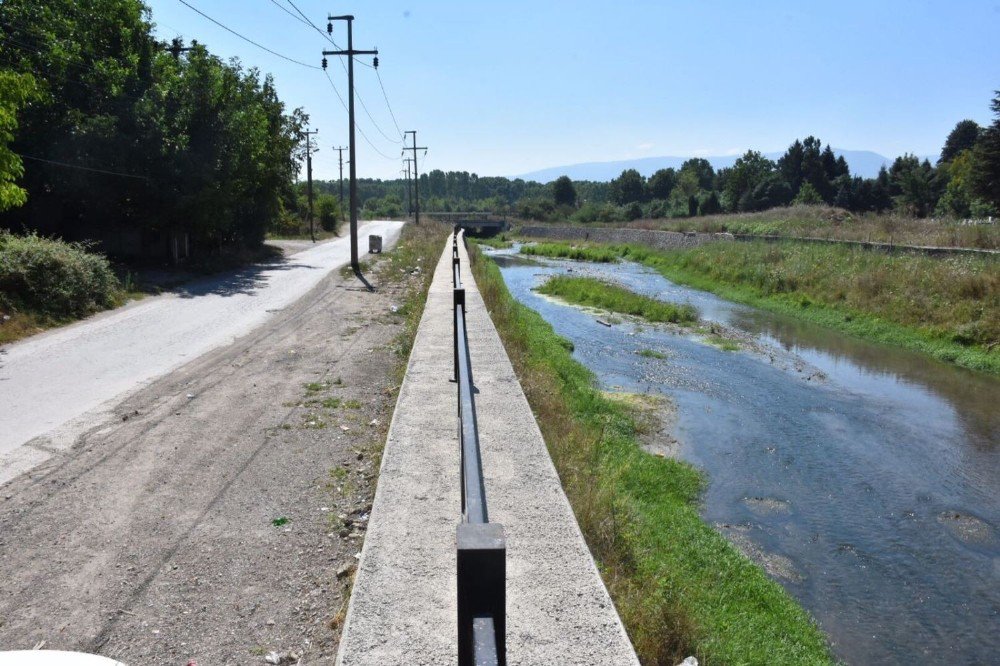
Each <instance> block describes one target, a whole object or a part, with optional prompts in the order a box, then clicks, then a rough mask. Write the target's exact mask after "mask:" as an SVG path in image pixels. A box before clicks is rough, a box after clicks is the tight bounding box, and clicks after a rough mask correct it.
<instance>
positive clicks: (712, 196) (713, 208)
mask: <svg viewBox="0 0 1000 666" xmlns="http://www.w3.org/2000/svg"><path fill="white" fill-rule="evenodd" d="M699 210H700V212H701V214H702V215H717V214H718V213H721V212H722V204H720V203H719V196H718V195H717V194H716V193H715V190H712V191H711V192H709V193H708V196H707V197H705V198H704V199H702V201H701V206H700V208H699Z"/></svg>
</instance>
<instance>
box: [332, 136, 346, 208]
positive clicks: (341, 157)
mask: <svg viewBox="0 0 1000 666" xmlns="http://www.w3.org/2000/svg"><path fill="white" fill-rule="evenodd" d="M344 148H345V146H334V147H333V149H334V150H336V151H337V155H338V158H337V160H338V162H340V217H341V219H343V217H344Z"/></svg>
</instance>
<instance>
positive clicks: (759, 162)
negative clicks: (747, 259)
mask: <svg viewBox="0 0 1000 666" xmlns="http://www.w3.org/2000/svg"><path fill="white" fill-rule="evenodd" d="M991 106H992V110H993V111H994V113H995V115H996V119H995V120H994V122H993V123H992V124H991V125H990V126H988V127H985V128H983V127H980V126H979V125H978V124H977V123H976V122H975V121H972V120H963V121H961V122H959V123H958V124H957V125H956V126H955V128H954V129H953V130H952V131H951V133H950V134H949V135H948V137H947V139H946V140H945V142H944V146H943V148H942V150H941V157H940V159H939V160H938V161H937V162H936V164H931V163H930V161H929V160H926V159H925V160H920V159H919V158H917V157H916V156H914V155H910V154H907V155H903V156H902V157H898V158H896V160H895V161H894V162H893V163H892V164H891V165H890V166H888V167H884V166H883V168H882V169H881V170H880V171H879V173H878V175H877V176H876V177H874V178H862V177H860V176H856V175H852V174H851V170H850V167H849V166H848V164H847V162H846V161H845V160H844V158H843V157H842V156H841V157H838V156H836V155H835V154H834V152H833V149H832V148H831V147H830V145H829V144H827V145H826V146H824V145H823V144H822V142H821V141H820V140H819V139H817V138H816V137H813V136H810V137H806V138H805V139H803V140H796V141H795V142H793V143H792V144H791V145H790V146H789V147H788V149H787V150H786V151H785V153H784V154H783V155H782V156H781V157H780V158H779V159H778V160H776V161H774V160H770V159H768V158H766V157H764V156H763V155H762V154H761V153H760V152H757V151H753V150H751V151H747V152H746V153H745V154H744V155H742V156H741V157H740V158H739V159H737V160H736V162H735V164H734V165H733V166H732V167H728V168H723V169H719V170H718V171H716V170H715V169H714V168H713V167H712V165H711V164H710V163H709V162H708V160H705V159H701V158H692V159H689V160H687V161H686V162H684V163H683V164H682V165H681V168H680V169H672V168H668V169H660V170H659V171H657V172H655V173H654V174H652V175H651V176H650V177H649V178H646V177H644V176H642V175H641V174H640V173H639V172H638V171H636V170H635V169H626V170H625V171H623V172H622V173H621V175H619V176H618V177H617V178H615V179H613V180H611V181H610V182H607V183H605V182H594V181H574V180H571V179H570V178H569V177H568V176H561V177H560V178H558V179H556V180H555V181H553V182H551V183H548V184H541V183H537V182H534V181H525V180H522V179H508V178H503V177H482V176H478V175H476V174H475V173H471V174H470V173H468V172H465V171H448V172H444V171H441V170H433V171H431V172H430V173H428V174H422V175H421V176H420V190H421V200H422V207H423V209H424V210H443V211H459V210H461V211H492V212H496V213H503V214H513V215H517V216H519V217H522V218H525V219H535V220H554V219H567V218H572V219H574V220H576V221H579V222H617V221H626V220H633V219H638V218H667V217H672V218H677V217H693V216H697V215H713V214H717V213H723V212H726V213H742V212H754V211H762V210H767V209H769V208H774V207H777V206H787V205H790V204H826V205H829V206H836V207H838V208H843V209H846V210H849V211H851V212H855V213H866V212H875V213H881V212H886V211H896V212H899V213H902V214H905V215H909V216H915V217H927V216H935V217H948V218H959V219H962V218H985V217H988V216H996V215H997V213H998V211H1000V91H998V92H997V94H996V97H995V98H994V99H993V101H992V105H991ZM405 188H406V185H405V182H404V181H403V180H399V179H397V180H386V181H382V180H363V181H362V186H361V191H362V196H363V197H364V198H365V199H366V202H365V209H366V210H368V211H370V212H371V213H372V214H393V213H396V214H398V213H399V212H400V211H403V210H404V208H405V201H406V189H405Z"/></svg>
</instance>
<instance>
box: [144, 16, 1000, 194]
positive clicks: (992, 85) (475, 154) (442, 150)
mask: <svg viewBox="0 0 1000 666" xmlns="http://www.w3.org/2000/svg"><path fill="white" fill-rule="evenodd" d="M146 1H147V4H149V5H150V7H151V8H152V11H153V21H154V22H155V23H156V24H157V31H158V34H160V35H161V36H162V37H164V38H171V37H174V36H177V35H181V36H183V37H184V38H186V39H188V40H190V39H192V38H195V39H198V40H199V41H201V42H203V43H205V44H206V45H207V46H208V47H209V49H210V50H211V51H212V52H213V53H216V54H218V55H220V56H223V57H230V56H239V57H240V58H241V59H242V60H243V62H244V63H245V64H247V65H254V66H257V67H259V68H260V69H261V70H262V71H264V72H270V73H272V74H273V75H274V78H275V81H276V83H277V87H278V92H279V94H280V95H281V97H282V99H283V100H284V101H285V102H286V104H287V105H288V106H289V108H294V107H299V106H301V107H303V109H304V110H305V111H306V112H307V113H309V115H310V117H311V120H312V127H313V128H318V129H319V130H320V134H319V140H320V146H321V148H322V152H320V153H319V154H318V155H317V156H316V158H315V161H314V175H315V176H316V177H318V178H332V177H335V176H336V170H337V166H336V151H333V150H332V149H331V146H332V145H334V144H337V145H345V144H346V140H347V113H346V111H344V108H343V107H342V106H341V103H340V102H338V101H337V98H336V96H335V94H334V92H333V90H332V89H331V87H330V85H329V83H328V82H327V80H326V78H325V77H324V75H323V73H322V72H321V71H318V70H313V69H308V68H306V67H302V66H300V65H296V64H293V63H290V62H287V61H285V60H282V59H280V58H278V57H275V56H273V55H271V54H269V53H267V52H264V51H261V50H259V49H257V48H256V47H254V46H252V45H250V44H247V43H246V42H243V41H241V40H240V39H239V38H237V37H235V36H233V35H231V34H229V33H227V32H226V31H224V30H222V29H221V28H219V27H217V26H215V25H213V24H212V23H211V22H209V21H208V20H206V19H205V18H203V17H201V16H199V15H198V14H197V13H195V12H194V11H192V10H191V9H189V8H188V7H185V6H184V5H183V4H182V3H181V2H179V0H146ZM186 1H187V2H188V3H189V4H191V5H193V6H195V7H197V8H198V9H200V10H201V11H203V12H205V13H206V14H208V15H210V16H211V17H212V18H215V19H217V20H219V21H221V22H223V23H225V24H226V25H228V26H229V27H231V28H232V29H234V30H236V31H238V32H240V33H242V34H244V35H246V36H247V37H249V38H251V39H253V40H255V41H257V42H259V43H260V44H262V45H264V46H266V47H268V48H270V49H272V50H274V51H278V52H280V53H282V54H283V55H286V56H288V57H291V58H294V59H297V60H301V61H303V62H306V63H309V64H311V65H318V64H319V62H320V59H321V51H322V50H323V49H324V48H326V49H332V48H333V46H332V45H331V44H329V43H328V42H326V41H325V40H324V39H323V37H322V36H321V35H320V34H318V33H317V32H315V31H314V30H312V29H311V28H309V27H307V26H306V25H304V24H303V23H301V22H297V21H296V20H295V19H294V18H293V17H292V16H290V15H289V14H288V13H285V12H284V11H282V9H280V8H279V6H278V5H280V6H282V7H285V8H286V9H288V10H289V11H291V12H293V13H294V9H292V7H291V5H290V4H289V2H288V0H186ZM292 1H293V2H294V3H295V5H297V6H298V8H299V9H301V10H302V12H303V13H305V14H306V15H307V16H309V18H310V19H312V21H313V22H314V23H315V24H316V25H318V26H320V27H321V28H323V30H324V31H325V28H326V17H327V14H328V13H335V14H344V13H353V14H354V16H355V18H356V20H355V22H354V45H355V48H358V49H362V48H364V49H370V48H372V47H375V46H377V47H378V49H379V51H380V55H379V60H380V68H379V72H380V73H381V75H382V81H383V82H384V84H385V89H386V91H387V93H388V97H389V101H390V103H391V105H392V109H393V111H394V112H395V116H396V118H397V119H398V121H399V125H400V128H401V129H402V130H409V129H416V130H418V132H419V133H418V136H417V138H418V141H419V144H420V145H422V146H428V148H429V151H428V153H427V156H426V162H425V161H424V158H423V155H422V153H421V154H420V155H419V157H420V159H421V162H420V163H421V172H423V171H424V165H425V164H426V167H427V168H429V169H435V168H439V169H444V170H450V169H455V170H466V171H471V172H476V173H478V174H480V175H516V174H519V173H525V172H528V171H532V170H535V169H539V168H544V167H549V166H557V165H563V164H572V163H577V162H591V161H605V160H620V159H629V158H634V157H652V156H657V155H680V156H690V155H724V154H732V153H741V152H743V151H745V150H746V149H748V148H754V149H759V150H761V151H764V152H767V151H773V150H782V149H784V148H785V147H787V145H788V144H789V143H791V142H792V141H793V140H794V139H795V138H802V137H805V136H807V135H809V134H813V135H815V136H818V137H819V138H820V139H822V140H823V141H824V143H830V144H832V145H833V146H835V147H838V148H843V149H853V150H873V151H875V152H879V153H881V154H883V155H886V156H888V157H895V156H896V155H899V154H901V153H904V152H913V153H916V154H919V155H932V154H937V153H938V152H939V150H940V148H941V145H942V143H943V142H944V139H945V136H946V135H947V134H948V132H949V131H950V130H951V129H952V128H953V127H954V126H955V123H956V122H958V121H959V120H962V119H963V118H972V119H973V120H976V121H977V122H979V123H980V124H987V123H989V122H990V120H991V113H990V110H989V102H990V99H991V98H992V96H993V91H994V90H995V89H1000V39H998V36H1000V0H950V1H948V0H939V1H936V2H928V1H925V0H908V1H905V2H904V1H899V0H867V1H857V0H839V1H838V2H814V1H811V0H754V1H750V0H699V1H696V0H661V1H659V2H655V1H639V2H632V1H630V2H617V3H612V2H597V1H591V0H576V1H569V0H559V1H544V0H542V1H539V0H536V1H534V2H523V1H520V0H506V1H503V2H489V3H486V2H480V1H478V0H464V1H460V0H451V1H446V0H420V1H417V0H411V1H410V2H395V1H392V0H384V1H379V2H375V1H374V0H358V1H356V2H349V3H342V2H341V3H336V2H330V1H326V0H323V1H320V0H292ZM345 30H346V29H345V27H344V25H343V24H339V25H336V24H335V30H334V35H333V37H334V39H335V40H336V41H337V43H338V44H340V45H341V46H345V45H346V44H345V43H346V32H345ZM359 59H360V57H359ZM364 59H365V61H366V62H370V60H369V58H368V57H365V58H364ZM337 60H338V58H336V57H331V58H330V63H329V69H328V70H327V71H328V72H329V74H330V76H331V78H332V79H333V81H334V82H335V84H336V85H337V87H338V88H339V90H340V91H341V94H345V93H344V91H345V89H346V81H347V75H346V74H345V73H344V70H343V68H342V67H341V65H340V64H339V63H338V62H337ZM341 60H342V58H341ZM355 79H356V84H357V90H358V93H359V95H360V96H361V98H362V99H363V100H364V102H365V104H366V105H367V107H368V109H369V110H370V112H371V115H372V116H373V117H374V119H375V122H376V123H377V125H378V127H379V128H381V131H382V132H384V133H385V135H388V137H389V139H387V138H385V137H384V136H383V135H382V133H380V131H379V130H378V129H376V128H375V127H373V123H372V121H371V120H370V119H369V118H368V116H367V115H366V114H365V112H364V110H363V109H362V108H361V107H360V105H359V106H358V108H357V115H358V125H359V127H360V128H361V130H362V131H364V132H365V134H366V135H367V136H368V137H369V139H370V140H371V142H372V143H373V144H374V145H375V146H376V147H377V148H378V150H379V151H381V152H382V153H384V154H385V155H387V156H388V159H387V158H386V157H382V156H380V155H378V154H377V153H376V152H375V151H374V150H373V149H372V148H370V147H369V146H368V144H367V143H366V142H365V141H364V139H362V138H361V136H360V135H359V136H358V174H359V175H361V176H370V177H382V178H387V177H396V176H398V174H399V170H400V169H401V168H402V166H401V163H400V146H399V145H398V144H397V143H393V141H392V140H390V139H393V140H397V136H396V135H397V132H396V128H395V125H394V123H393V120H392V118H391V117H390V114H389V112H388V110H387V106H386V103H385V100H384V99H383V97H382V92H381V90H380V89H379V84H378V79H376V78H375V76H374V73H373V71H372V70H371V69H370V68H368V67H360V66H358V67H356V68H355ZM345 155H346V151H345ZM345 159H346V157H345Z"/></svg>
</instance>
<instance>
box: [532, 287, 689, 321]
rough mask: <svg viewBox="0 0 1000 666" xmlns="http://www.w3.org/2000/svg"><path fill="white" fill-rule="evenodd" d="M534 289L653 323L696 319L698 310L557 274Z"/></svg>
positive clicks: (565, 299)
mask: <svg viewBox="0 0 1000 666" xmlns="http://www.w3.org/2000/svg"><path fill="white" fill-rule="evenodd" d="M537 291H538V292H540V293H542V294H546V295H548V296H555V297H557V298H561V299H562V300H564V301H567V302H569V303H572V304H574V305H586V306H590V307H594V308H599V309H601V310H608V311H610V312H617V313H619V314H625V315H632V316H635V317H642V318H643V319H645V320H646V321H649V322H654V323H660V322H670V323H673V324H682V323H691V322H694V321H697V320H698V311H697V310H695V309H694V307H692V306H690V305H676V304H674V303H668V302H666V301H660V300H657V299H655V298H649V297H648V296H642V295H641V294H637V293H635V292H633V291H629V290H628V289H625V288H623V287H619V286H617V285H614V284H610V283H608V282H604V281H603V280H598V279H596V278H590V277H571V276H567V275H556V276H553V277H551V278H549V280H547V281H546V282H545V283H544V284H542V285H541V286H540V287H538V289H537Z"/></svg>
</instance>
